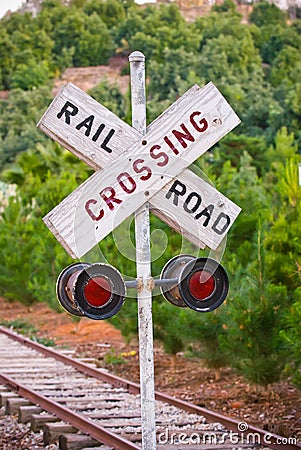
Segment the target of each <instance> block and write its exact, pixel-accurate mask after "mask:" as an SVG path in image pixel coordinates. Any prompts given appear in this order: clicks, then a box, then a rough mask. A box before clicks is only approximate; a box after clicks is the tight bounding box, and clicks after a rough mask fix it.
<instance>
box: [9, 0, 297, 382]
mask: <svg viewBox="0 0 301 450" xmlns="http://www.w3.org/2000/svg"><path fill="white" fill-rule="evenodd" d="M299 13H300V12H299V11H298V10H297V19H296V20H294V21H293V22H291V21H289V20H288V18H287V17H286V15H285V14H284V13H283V12H282V11H280V10H279V9H277V7H276V6H274V5H273V4H269V3H267V2H260V3H256V4H255V5H254V8H253V11H252V13H251V14H250V16H249V22H248V23H247V24H245V23H243V22H242V17H241V15H240V14H239V13H238V12H237V9H236V6H235V4H234V3H232V1H231V0H225V1H224V3H223V4H221V5H216V6H214V7H213V8H212V10H211V12H210V13H209V14H208V15H206V16H203V17H198V18H196V19H195V20H194V21H186V20H185V19H184V17H183V16H182V15H181V13H180V11H179V9H178V7H177V6H176V5H175V4H171V5H159V6H148V7H143V8H141V7H138V6H137V5H136V4H135V3H134V2H133V1H132V0H110V1H103V0H72V1H71V2H70V5H69V6H68V7H66V6H63V5H62V3H61V1H60V0H45V1H44V2H43V3H42V6H41V10H40V12H39V13H38V15H37V16H36V17H33V16H32V15H30V14H28V13H26V14H19V13H18V12H17V13H13V14H11V15H8V16H5V17H4V18H3V19H2V20H1V21H0V89H2V90H5V91H9V93H8V95H7V96H5V97H6V98H4V99H2V100H0V169H1V179H2V181H3V182H2V184H1V189H2V191H3V195H2V198H3V200H2V206H1V218H0V255H1V270H0V294H1V295H3V296H5V297H7V298H9V299H11V300H12V301H15V300H18V301H20V302H22V303H24V304H26V305H30V304H32V303H33V302H36V301H39V302H47V303H48V304H49V305H50V306H51V307H53V308H58V303H57V301H56V298H55V282H56V279H57V276H58V274H59V273H60V271H61V270H62V268H64V267H65V266H66V265H68V264H70V263H71V262H72V261H71V259H70V257H69V256H68V255H67V254H66V252H65V251H64V250H63V249H62V248H61V246H60V245H59V244H58V243H57V242H56V240H55V239H54V237H53V236H52V235H51V233H50V232H49V231H48V229H47V228H46V227H45V225H44V224H43V222H42V220H41V218H42V217H43V216H44V215H45V214H46V213H47V212H48V211H49V210H50V209H51V208H53V207H54V206H55V205H56V204H58V203H59V202H60V201H61V200H62V198H64V197H65V196H66V195H68V194H69V193H70V192H71V191H72V190H74V189H75V188H76V187H77V186H78V184H79V183H80V182H82V181H83V180H85V179H86V178H87V177H88V176H89V175H90V174H91V170H90V169H89V168H87V166H86V165H84V164H83V163H81V162H79V161H78V160H77V158H75V157H74V156H73V155H71V154H70V153H69V152H67V151H66V150H64V149H63V148H61V147H60V146H59V145H58V144H56V143H55V142H53V141H52V140H50V139H49V138H47V137H46V136H44V135H43V134H42V133H41V132H40V131H39V130H37V129H36V123H37V122H38V120H39V119H40V117H41V116H42V114H43V112H44V111H45V109H46V108H47V107H48V105H49V103H50V102H51V100H52V98H53V94H52V87H53V83H54V79H57V78H59V77H60V76H61V74H62V73H63V72H64V70H65V69H66V68H68V67H81V66H92V65H100V64H107V63H108V60H109V58H110V57H112V56H114V55H124V56H127V55H128V54H129V53H130V52H132V51H134V50H140V51H142V52H143V53H144V54H145V56H146V58H147V77H148V88H147V90H148V110H147V113H148V121H149V122H151V121H152V120H153V119H154V118H155V117H156V116H158V115H159V114H160V113H161V112H162V111H164V110H165V109H166V107H167V106H169V105H170V104H171V103H173V102H174V101H175V100H176V98H177V97H178V96H180V95H181V94H183V93H184V92H185V91H186V90H187V89H188V88H189V87H191V85H193V84H194V83H198V84H200V85H203V84H205V83H206V82H208V81H213V82H214V83H215V84H216V86H217V87H218V88H219V89H220V90H221V92H222V93H223V95H224V96H225V97H226V98H227V100H228V101H229V103H230V104H231V106H232V107H233V109H234V110H235V111H236V112H237V114H238V115H239V116H240V118H241V120H242V124H241V125H240V126H239V127H238V128H237V129H235V130H234V131H233V132H231V133H230V134H229V135H227V136H226V137H225V138H224V139H223V140H222V141H220V142H219V143H218V144H216V146H215V147H214V148H213V149H211V150H210V151H209V152H207V154H206V155H205V156H203V157H202V158H201V159H200V160H199V161H197V166H198V167H199V169H201V170H203V171H204V173H206V175H207V176H208V177H209V178H210V180H211V181H212V182H213V183H214V184H215V186H216V187H217V189H218V190H220V191H221V192H223V194H225V195H226V196H227V197H229V198H231V199H232V200H233V201H234V202H235V203H237V204H238V205H239V206H240V207H241V208H242V210H243V212H242V213H241V214H240V216H239V218H238V219H237V221H236V222H235V224H234V226H233V227H232V229H231V231H230V233H229V237H228V240H227V247H226V251H225V253H224V256H223V260H222V263H223V265H224V266H225V268H226V269H227V271H228V274H229V277H230V286H231V288H230V294H229V296H228V299H227V302H226V304H224V305H223V306H222V307H220V308H219V309H218V310H216V311H214V312H212V313H208V314H198V313H196V312H194V311H190V310H189V311H188V310H186V309H184V308H175V307H173V306H171V305H170V304H168V303H167V302H166V301H165V300H164V299H163V298H162V297H161V296H160V295H157V296H156V298H155V301H154V305H153V309H154V327H155V337H156V338H157V339H160V340H161V341H162V342H163V345H164V348H165V350H166V351H167V352H170V353H172V354H175V353H176V352H179V351H183V350H185V351H187V352H188V351H189V352H190V353H192V354H194V355H199V357H200V358H201V359H202V360H203V361H205V362H206V364H207V365H208V367H212V368H215V369H218V368H220V367H223V366H230V367H232V368H235V369H236V370H237V371H238V372H239V373H240V374H243V375H244V376H245V377H246V379H247V380H249V381H251V382H252V383H256V384H262V385H264V386H265V385H267V384H269V383H271V382H273V381H277V380H279V379H280V377H292V378H293V380H294V382H295V383H296V385H299V386H300V385H301V373H300V365H301V353H300V347H301V331H300V330H301V327H300V325H301V287H300V281H301V225H300V224H301V220H300V219H301V187H300V186H299V183H298V164H299V163H300V162H301V156H300V146H301V127H300V125H301V80H300V72H301V56H300V55H301V52H300V50H301V21H300V18H298V16H299V17H300V16H301V15H300V14H299ZM126 70H127V69H126V68H125V71H126ZM89 93H90V95H92V96H93V97H95V98H96V99H97V100H98V101H100V102H101V103H102V104H104V105H106V106H107V107H108V108H110V109H111V110H112V111H113V112H115V113H116V114H117V115H118V116H119V117H121V118H122V119H124V120H126V121H127V122H130V117H131V112H130V101H129V98H130V93H129V91H128V92H127V93H125V94H124V93H122V92H121V91H120V88H119V86H118V84H116V83H112V82H111V81H110V79H106V80H103V81H102V82H101V83H100V84H99V85H98V86H96V87H95V88H94V89H92V90H91V91H90V92H89ZM11 184H14V185H16V190H15V194H14V195H12V196H9V195H8V194H7V192H8V185H11ZM152 226H153V229H154V230H161V231H163V232H164V233H165V236H166V239H167V242H168V243H167V245H166V248H165V249H164V250H162V249H160V248H155V250H156V255H158V257H156V258H155V259H154V261H153V270H154V273H157V274H158V273H160V271H161V268H162V267H163V264H164V263H165V262H166V261H168V260H169V259H170V258H171V257H172V256H174V255H175V254H178V253H179V249H180V248H183V247H185V246H186V243H183V241H182V239H181V237H180V236H178V235H176V233H174V232H173V231H171V230H169V229H168V227H167V226H166V225H165V224H163V223H162V222H160V221H159V219H156V218H155V217H152ZM185 248H186V247H185ZM207 253H208V252H207ZM100 254H101V255H105V257H106V259H107V260H108V261H109V262H110V263H113V264H114V265H115V266H116V267H117V268H118V269H119V270H120V271H121V272H122V273H126V274H127V275H128V276H133V277H134V276H135V264H134V262H133V261H129V260H128V258H127V257H125V256H124V255H123V253H122V252H121V251H120V249H118V247H116V245H115V241H114V236H112V235H111V236H109V237H107V238H106V239H105V240H104V241H103V242H101V243H100V245H99V248H98V249H97V250H96V251H94V252H92V253H91V254H89V255H88V262H93V260H95V259H97V258H98V257H99V255H100ZM200 254H206V252H200ZM136 317H137V313H136V302H135V301H127V302H126V303H125V305H124V307H123V308H122V310H121V312H120V313H119V314H118V315H117V316H115V317H114V318H113V319H112V320H113V322H114V324H115V325H116V326H118V327H119V328H120V329H121V330H122V332H123V333H124V334H125V335H126V336H128V337H129V338H130V336H131V335H132V334H133V333H136V327H137V324H136Z"/></svg>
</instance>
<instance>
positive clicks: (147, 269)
mask: <svg viewBox="0 0 301 450" xmlns="http://www.w3.org/2000/svg"><path fill="white" fill-rule="evenodd" d="M129 62H130V73H131V100H132V126H133V127H134V128H135V129H136V130H137V131H140V133H142V134H145V133H146V97H145V57H144V55H143V53H141V52H137V51H136V52H133V53H131V54H130V56H129ZM135 235H136V268H137V269H136V270H137V280H138V289H137V299H138V330H139V361H140V394H141V423H142V449H143V450H155V449H156V419H155V387H154V352H153V319H152V277H151V252H150V222H149V204H148V203H146V204H144V205H143V206H142V207H140V208H139V209H138V210H137V211H136V214H135Z"/></svg>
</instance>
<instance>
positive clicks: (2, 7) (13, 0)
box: [0, 0, 23, 17]
mask: <svg viewBox="0 0 301 450" xmlns="http://www.w3.org/2000/svg"><path fill="white" fill-rule="evenodd" d="M22 3H23V0H0V17H3V16H4V14H5V13H6V12H7V11H8V10H9V9H10V10H11V11H16V9H18V8H19V6H21V5H22Z"/></svg>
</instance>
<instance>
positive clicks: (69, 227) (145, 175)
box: [44, 83, 239, 258]
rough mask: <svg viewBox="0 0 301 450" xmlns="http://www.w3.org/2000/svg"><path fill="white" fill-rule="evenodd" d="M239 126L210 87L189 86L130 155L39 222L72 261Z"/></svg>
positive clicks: (219, 96)
mask: <svg viewBox="0 0 301 450" xmlns="http://www.w3.org/2000/svg"><path fill="white" fill-rule="evenodd" d="M238 123H239V119H238V117H237V116H236V114H235V113H234V111H233V110H232V109H231V107H230V106H229V104H228V103H227V102H226V100H225V99H224V97H223V96H222V95H221V94H220V92H219V91H218V90H217V89H216V87H215V86H214V85H213V84H212V83H209V84H207V85H206V86H204V87H203V88H202V89H201V88H199V86H193V87H192V88H191V89H189V91H187V92H186V93H185V94H184V95H183V96H182V97H181V98H180V99H178V100H177V101H176V102H175V103H174V104H173V105H172V106H171V107H170V108H168V109H167V110H166V111H165V112H164V113H163V114H162V115H161V116H159V117H158V118H157V119H156V120H155V121H154V123H153V124H152V127H151V128H150V129H149V131H148V133H147V135H146V136H145V138H144V139H143V140H141V142H140V141H139V142H137V143H136V144H135V145H133V147H132V148H131V151H130V154H126V155H124V156H123V157H119V158H118V159H117V160H116V161H115V162H114V164H112V165H111V166H106V167H105V169H103V170H102V171H99V172H96V173H95V174H94V175H92V176H91V177H90V178H89V179H88V180H87V181H86V182H85V183H83V184H82V185H81V186H80V187H79V188H78V189H76V190H75V191H74V192H73V193H72V194H70V195H69V196H68V197H66V198H65V199H64V200H63V201H62V202H61V203H60V204H59V205H58V206H57V207H56V208H54V209H53V210H52V211H51V212H50V213H49V214H48V215H47V216H46V217H45V218H44V222H45V223H46V225H47V226H48V228H49V229H50V230H51V231H52V233H53V234H54V235H55V236H56V238H57V239H58V240H59V242H60V243H61V244H62V245H63V246H64V248H65V249H66V250H67V251H68V253H69V254H70V255H71V256H73V257H74V258H76V257H82V256H83V255H84V254H85V253H87V252H88V251H89V250H90V249H91V248H93V247H94V246H95V245H96V244H97V243H98V242H99V241H101V240H102V239H103V238H104V237H105V236H107V235H108V234H109V233H110V232H111V231H112V230H113V229H114V228H115V227H116V226H118V225H119V224H120V223H121V222H122V221H123V220H125V219H126V218H127V217H128V216H129V215H130V214H132V213H133V212H135V211H136V210H137V208H139V206H141V205H142V204H143V203H145V202H146V201H148V200H149V199H151V198H152V197H153V196H154V195H155V193H156V192H158V191H159V190H160V189H162V188H163V187H164V186H165V185H166V184H167V183H168V182H169V181H170V179H171V178H173V177H175V176H177V175H178V174H179V173H180V172H181V171H182V170H183V169H184V168H185V167H187V166H189V165H190V164H191V163H192V162H193V161H195V159H196V158H198V157H199V156H201V155H202V154H203V153H205V152H206V151H207V150H208V149H209V148H210V147H212V146H213V145H214V144H215V143H216V142H218V140H219V139H221V138H222V137H223V136H225V134H227V133H228V132H229V131H231V130H232V129H233V128H234V127H235V126H236V125H238ZM167 174H168V175H167ZM159 209H160V207H159ZM173 215H174V214H173ZM183 231H184V230H183Z"/></svg>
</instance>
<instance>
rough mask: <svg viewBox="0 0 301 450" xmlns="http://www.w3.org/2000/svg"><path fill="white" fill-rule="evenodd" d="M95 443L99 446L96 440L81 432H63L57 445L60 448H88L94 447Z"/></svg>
mask: <svg viewBox="0 0 301 450" xmlns="http://www.w3.org/2000/svg"><path fill="white" fill-rule="evenodd" d="M96 445H98V446H99V442H98V441H96V440H95V439H92V438H90V437H89V436H85V435H83V434H70V433H64V434H62V435H61V436H60V439H59V447H60V449H61V450H81V449H82V448H83V447H87V448H89V447H95V446H96ZM105 448H107V447H105Z"/></svg>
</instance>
